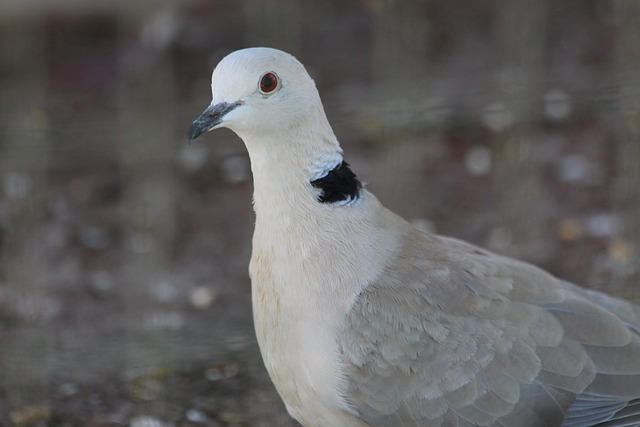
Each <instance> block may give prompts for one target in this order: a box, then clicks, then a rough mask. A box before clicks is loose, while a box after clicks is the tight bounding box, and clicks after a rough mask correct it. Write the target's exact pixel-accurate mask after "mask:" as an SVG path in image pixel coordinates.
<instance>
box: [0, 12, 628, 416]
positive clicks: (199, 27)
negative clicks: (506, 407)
mask: <svg viewBox="0 0 640 427" xmlns="http://www.w3.org/2000/svg"><path fill="white" fill-rule="evenodd" d="M638 22H640V2H637V1H633V0H610V1H606V2H604V1H585V0H560V1H551V0H511V1H506V0H505V1H497V0H467V1H444V0H425V1H402V0H359V1H343V0H327V1H324V2H313V1H310V0H278V1H275V0H240V1H212V0H185V1H181V2H172V1H160V0H156V1H132V0H126V1H125V0H121V1H118V0H110V1H98V0H2V2H1V3H0V426H3V427H4V426H19V427H26V426H132V427H162V426H167V427H168V426H215V427H218V426H294V425H296V424H295V423H294V422H293V421H291V420H290V419H289V418H288V416H287V415H286V412H285V410H284V407H283V405H282V403H281V402H280V400H279V399H278V397H277V395H276V394H275V391H274V390H273V388H272V386H271V384H270V382H269V380H268V378H267V376H266V373H265V372H264V368H263V366H262V362H261V359H260V355H259V353H258V349H257V345H256V343H255V337H254V334H253V325H252V320H251V301H250V284H249V279H248V274H247V266H248V262H249V257H250V251H251V248H250V239H251V234H252V228H253V220H254V216H253V212H252V209H251V193H252V183H251V174H250V169H249V162H248V158H247V154H246V152H245V149H244V146H243V145H242V143H241V141H240V140H239V139H238V138H237V137H236V136H235V135H233V134H232V133H231V132H229V131H226V130H221V131H216V132H214V133H211V134H208V135H206V136H204V137H201V138H200V139H198V140H197V141H195V142H193V143H191V144H188V143H187V138H186V130H187V128H188V126H189V125H190V123H191V121H192V120H193V119H195V118H196V117H197V116H198V115H199V114H200V113H201V111H202V110H203V109H204V108H205V107H206V106H207V105H208V104H209V102H210V100H211V93H210V88H209V85H210V75H211V70H212V69H213V67H214V65H215V64H216V63H217V62H218V61H219V60H220V59H221V58H222V57H223V56H224V55H226V54H227V53H229V52H231V51H233V50H236V49H239V48H243V47H249V46H271V47H276V48H280V49H283V50H286V51H289V52H290V53H292V54H294V55H296V56H297V57H298V58H299V59H300V60H301V61H302V62H303V63H304V64H305V65H306V66H307V69H308V70H309V72H310V73H311V75H312V76H313V77H314V79H315V80H316V83H317V85H318V88H319V90H320V93H321V96H322V98H323V100H324V103H325V107H326V110H327V114H328V116H329V119H330V121H331V122H332V124H333V126H334V130H335V132H336V134H337V136H338V138H339V139H340V140H341V141H342V144H343V147H344V149H345V152H346V158H347V160H348V161H349V162H350V163H351V164H352V166H353V169H354V170H355V171H356V172H357V173H358V175H359V176H360V178H361V179H362V180H363V181H364V182H366V183H367V185H368V187H369V189H371V190H372V191H373V192H374V193H376V194H377V195H378V197H379V198H380V199H381V200H382V201H383V203H385V204H386V205H387V206H388V207H390V208H391V209H393V210H395V211H396V212H398V213H400V214H401V215H403V216H404V217H405V218H407V219H409V220H411V221H412V222H414V223H415V224H416V225H417V226H419V227H422V228H424V229H426V230H429V231H434V232H438V233H442V234H447V235H451V236H456V237H459V238H463V239H466V240H470V241H472V242H474V243H476V244H479V245H482V246H485V247H489V248H490V249H492V250H495V251H497V252H500V253H504V254H509V255H512V256H515V257H518V258H522V259H525V260H528V261H530V262H533V263H535V264H537V265H540V266H542V267H543V268H545V269H547V270H549V271H551V272H552V273H553V274H556V275H559V276H561V277H563V278H566V279H569V280H571V281H574V282H576V283H578V284H580V285H583V286H587V287H591V288H597V289H601V290H605V291H607V292H609V293H612V294H615V295H618V296H622V297H625V298H629V299H632V300H634V301H636V302H640V282H639V279H640V273H639V265H640V263H639V255H638V250H639V248H640V141H639V138H638V137H639V134H640V25H638Z"/></svg>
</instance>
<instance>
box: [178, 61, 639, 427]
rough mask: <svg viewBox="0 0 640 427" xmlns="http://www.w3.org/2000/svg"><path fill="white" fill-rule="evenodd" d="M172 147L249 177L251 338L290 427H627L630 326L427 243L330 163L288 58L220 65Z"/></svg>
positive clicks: (329, 137) (610, 302)
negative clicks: (179, 144)
mask: <svg viewBox="0 0 640 427" xmlns="http://www.w3.org/2000/svg"><path fill="white" fill-rule="evenodd" d="M211 89H212V93H213V100H212V102H211V105H210V106H209V107H207V108H206V109H205V110H204V112H203V113H202V115H201V116H199V117H198V118H197V119H196V120H195V121H194V122H193V124H192V125H191V127H190V128H189V131H188V137H189V140H193V139H195V138H197V137H198V136H200V135H201V134H203V133H205V132H208V131H210V130H212V129H217V128H222V127H225V128H228V129H231V130H232V131H233V132H235V133H236V134H237V135H238V136H239V137H240V138H241V139H242V141H243V142H244V144H245V146H246V149H247V151H248V153H249V157H250V161H251V171H252V175H253V184H254V194H253V205H254V210H255V215H256V221H255V230H254V235H253V241H252V247H253V250H252V257H251V261H250V265H249V273H250V277H251V294H252V309H253V317H254V324H255V332H256V337H257V340H258V344H259V347H260V352H261V355H262V359H263V361H264V365H265V367H266V370H267V371H268V373H269V376H270V378H271V380H272V382H273V384H274V385H275V388H276V389H277V391H278V393H279V395H280V397H281V398H282V400H283V401H284V403H285V406H286V409H287V411H288V412H289V414H290V415H291V416H292V417H293V418H295V419H296V420H297V421H298V422H300V423H301V424H302V425H303V426H305V427H405V426H408V427H426V426H501V427H507V426H516V427H529V426H530V427H542V426H565V427H570V426H571V427H572V426H594V425H600V426H637V425H640V309H639V308H638V307H637V306H635V305H633V304H632V303H630V302H627V301H624V300H622V299H617V298H615V297H611V296H608V295H605V294H604V293H599V292H596V291H592V290H586V289H584V288H581V287H578V286H576V285H574V284H572V283H569V282H567V281H564V280H562V279H559V278H557V277H554V276H552V275H551V274H549V273H547V272H545V271H543V270H542V269H540V268H538V267H535V266H533V265H531V264H528V263H525V262H520V261H517V260H514V259H511V258H508V257H505V256H501V255H498V254H495V253H492V252H490V251H488V250H485V249H482V248H479V247H476V246H474V245H471V244H469V243H466V242H463V241H460V240H456V239H453V238H448V237H442V236H438V235H434V234H428V233H425V232H423V231H420V230H418V229H417V228H415V227H414V226H412V225H411V224H410V223H408V222H407V221H405V220H404V219H402V218H401V217H399V216H398V215H396V214H394V213H393V212H392V211H390V210H388V209H387V208H385V207H384V206H382V204H381V203H380V202H379V201H378V199H376V197H375V196H374V195H373V194H372V193H371V192H369V191H368V190H367V188H365V187H364V186H363V184H362V183H361V181H360V180H359V179H358V177H357V176H356V174H355V173H354V172H353V171H352V170H351V167H350V166H349V164H348V163H347V162H346V161H345V159H344V154H343V151H342V148H341V147H340V144H339V142H338V140H337V138H336V136H335V134H334V133H333V130H332V128H331V126H330V124H329V122H328V120H327V117H326V114H325V112H324V109H323V106H322V102H321V99H320V96H319V94H318V90H317V88H316V86H315V83H314V81H313V80H312V79H311V77H310V76H309V74H308V73H307V71H306V70H305V68H304V66H303V65H302V64H301V63H300V62H299V61H298V60H297V59H295V58H294V57H293V56H292V55H290V54H288V53H285V52H282V51H279V50H276V49H271V48H249V49H243V50H238V51H235V52H233V53H230V54H229V55H228V56H226V57H225V58H224V59H222V60H221V61H220V63H219V64H218V65H217V66H216V67H215V69H214V71H213V75H212V79H211Z"/></svg>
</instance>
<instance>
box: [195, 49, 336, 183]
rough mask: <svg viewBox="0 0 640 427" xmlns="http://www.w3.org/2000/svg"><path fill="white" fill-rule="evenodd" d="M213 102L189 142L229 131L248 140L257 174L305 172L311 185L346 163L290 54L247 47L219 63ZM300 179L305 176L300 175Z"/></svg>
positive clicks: (213, 81) (305, 76)
mask: <svg viewBox="0 0 640 427" xmlns="http://www.w3.org/2000/svg"><path fill="white" fill-rule="evenodd" d="M211 90H212V93H213V101H212V102H211V105H209V107H208V108H207V109H206V110H205V111H204V112H203V113H202V115H201V116H200V117H199V118H198V119H196V120H195V121H194V122H193V124H192V125H191V127H190V128H189V139H190V140H192V139H195V138H197V137H198V136H199V135H201V134H203V133H205V132H208V131H210V130H212V129H216V128H220V127H226V128H229V129H231V130H232V131H234V132H235V133H236V134H238V136H240V138H242V140H243V141H244V143H245V145H246V147H247V149H248V150H249V156H250V157H251V165H252V169H253V172H254V181H255V179H256V173H259V174H261V178H260V179H269V178H270V175H273V174H274V173H275V172H274V171H275V169H278V168H279V169H285V170H287V171H288V172H290V173H300V174H304V180H305V181H306V185H309V181H313V180H316V179H319V178H322V177H324V176H326V175H327V174H328V173H329V172H330V171H332V170H333V169H334V168H335V167H337V166H338V165H340V164H341V162H342V150H341V148H340V145H339V143H338V141H337V139H336V137H335V135H334V134H333V131H332V130H331V126H330V125H329V123H328V121H327V118H326V115H325V113H324V109H323V107H322V102H321V101H320V96H319V95H318V91H317V89H316V86H315V83H314V82H313V80H312V79H311V77H310V76H309V74H308V73H307V71H306V70H305V68H304V66H303V65H302V64H301V63H300V62H298V60H297V59H295V58H294V57H293V56H291V55H289V54H288V53H285V52H282V51H279V50H276V49H270V48H251V49H243V50H239V51H236V52H233V53H231V54H229V55H227V56H226V57H225V58H223V59H222V61H220V63H219V64H218V65H217V67H216V68H215V70H214V71H213V76H212V77H211ZM299 178H301V177H299Z"/></svg>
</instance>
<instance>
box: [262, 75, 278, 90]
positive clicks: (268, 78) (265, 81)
mask: <svg viewBox="0 0 640 427" xmlns="http://www.w3.org/2000/svg"><path fill="white" fill-rule="evenodd" d="M277 88H278V76H276V74H275V73H272V72H268V73H265V74H263V76H262V77H260V92H262V93H264V94H265V95H266V94H270V93H272V92H273V91H274V90H276V89H277Z"/></svg>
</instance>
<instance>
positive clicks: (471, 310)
mask: <svg viewBox="0 0 640 427" xmlns="http://www.w3.org/2000/svg"><path fill="white" fill-rule="evenodd" d="M435 239H438V238H436V237H431V236H426V235H423V234H421V233H412V234H408V235H407V240H406V242H404V244H403V245H402V247H403V251H402V252H401V253H400V254H398V256H397V258H396V259H395V260H394V261H393V263H391V264H390V265H388V266H387V268H386V269H385V271H384V272H383V273H382V274H381V275H380V276H379V278H378V279H377V281H376V282H375V283H371V284H369V285H368V286H367V287H365V288H364V289H363V290H362V291H361V293H360V295H359V296H358V297H357V299H356V300H355V301H354V304H353V306H352V308H351V311H350V312H349V313H348V315H347V318H346V322H345V326H344V328H343V329H342V330H341V331H339V334H338V340H339V345H340V348H341V352H342V357H343V362H344V366H345V372H344V376H345V378H346V383H347V386H346V390H345V391H344V394H345V399H346V400H347V401H348V402H349V403H350V404H351V405H352V406H353V408H354V409H355V410H356V412H357V413H358V414H359V416H360V417H361V418H362V419H363V420H365V421H366V422H368V423H369V424H370V425H372V426H380V427H383V426H384V427H391V426H403V427H404V426H420V427H422V426H438V425H443V426H445V425H446V426H456V425H459V426H475V425H496V426H505V427H506V426H517V427H525V426H536V427H538V426H559V425H561V424H562V422H563V419H564V418H565V417H566V416H567V413H568V414H569V416H568V417H567V421H566V422H565V424H564V425H566V426H587V425H593V424H589V422H591V421H593V420H603V421H610V420H611V419H612V418H615V417H618V414H622V415H620V417H623V416H624V417H626V419H633V418H632V417H633V416H637V413H638V407H639V406H640V405H639V404H637V403H635V404H633V405H631V403H629V400H632V399H635V398H637V397H638V396H640V336H639V335H638V334H637V332H636V331H637V330H638V329H640V314H639V313H638V310H637V308H635V307H633V306H632V305H630V304H627V305H624V306H621V307H620V308H621V311H622V313H623V316H621V317H622V321H621V320H620V318H619V317H618V313H617V311H616V308H617V307H618V305H617V303H618V300H616V299H613V298H609V297H603V296H602V295H601V294H598V293H594V292H589V291H583V290H582V289H579V288H577V287H575V286H574V285H571V284H568V283H565V282H562V281H559V280H557V279H555V278H553V277H552V276H550V275H548V274H547V273H545V272H543V271H542V270H539V269H537V268H535V267H533V266H530V265H528V264H524V263H520V262H517V261H514V260H511V259H508V258H503V257H499V256H496V255H493V254H490V253H488V252H485V251H482V250H479V249H477V248H474V247H472V246H470V245H467V244H465V243H463V242H459V241H455V240H450V239H441V240H440V241H439V242H437V243H435V242H434V240H435ZM636 322H638V323H636ZM583 396H584V398H583ZM574 401H575V403H574ZM572 404H573V406H572ZM627 407H629V408H632V409H629V410H627V409H626V408H627ZM568 408H570V409H568ZM622 410H625V411H626V412H623V411H622ZM634 411H635V412H634ZM630 417H631V418H630ZM621 419H622V418H621ZM585 421H586V422H587V423H585ZM567 423H569V424H567ZM611 425H612V426H613V425H614V424H611ZM621 425H623V424H621Z"/></svg>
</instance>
